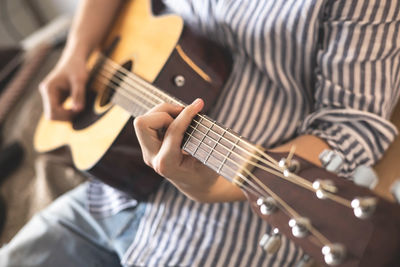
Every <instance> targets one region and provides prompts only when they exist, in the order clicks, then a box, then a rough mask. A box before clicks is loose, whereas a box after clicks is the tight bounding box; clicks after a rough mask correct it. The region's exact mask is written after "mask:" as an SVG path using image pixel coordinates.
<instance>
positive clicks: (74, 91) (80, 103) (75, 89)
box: [71, 79, 86, 111]
mask: <svg viewBox="0 0 400 267" xmlns="http://www.w3.org/2000/svg"><path fill="white" fill-rule="evenodd" d="M85 86H86V83H85V82H83V81H82V80H76V79H73V80H72V82H71V97H72V110H73V111H81V110H83V108H84V107H85Z"/></svg>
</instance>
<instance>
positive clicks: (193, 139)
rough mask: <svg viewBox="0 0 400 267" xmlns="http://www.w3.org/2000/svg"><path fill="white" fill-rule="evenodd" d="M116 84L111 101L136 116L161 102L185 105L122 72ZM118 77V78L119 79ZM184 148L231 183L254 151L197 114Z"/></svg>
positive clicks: (184, 140)
mask: <svg viewBox="0 0 400 267" xmlns="http://www.w3.org/2000/svg"><path fill="white" fill-rule="evenodd" d="M119 73H120V75H114V76H113V77H112V78H111V79H110V80H111V82H112V83H114V86H113V88H114V94H113V97H112V100H111V101H112V102H113V103H114V104H117V105H119V106H121V107H122V108H124V109H125V110H127V111H128V112H129V113H130V114H131V115H132V116H134V117H137V116H140V115H143V114H145V113H146V112H147V111H149V110H150V109H152V108H153V107H155V106H156V105H158V104H160V103H171V104H176V105H181V106H186V104H185V103H183V102H182V101H180V100H178V99H176V98H174V97H172V96H171V95H169V94H167V93H165V92H164V91H162V90H160V89H158V88H157V87H155V86H153V85H152V84H150V83H148V82H146V81H145V80H143V79H141V78H140V77H138V76H137V75H135V74H133V73H127V72H125V71H123V70H120V71H119ZM116 76H119V77H116ZM182 149H183V150H184V151H185V152H187V153H188V154H190V155H192V156H193V157H195V158H196V159H198V160H199V161H201V162H202V163H203V164H204V165H206V166H208V167H209V168H211V169H213V170H214V171H216V172H217V173H218V174H220V175H222V176H223V177H225V178H226V179H228V180H230V181H232V180H233V179H234V178H235V177H237V176H238V174H239V173H240V169H241V167H242V166H244V164H245V162H246V160H247V159H248V158H249V157H250V155H251V154H252V152H253V151H254V147H253V145H251V144H250V143H248V142H247V141H245V140H244V139H243V138H242V137H241V136H239V135H237V134H236V133H234V132H233V131H231V130H229V129H227V128H225V127H223V126H222V125H220V124H218V123H217V122H215V121H214V120H212V119H210V118H209V117H208V116H206V115H203V114H198V115H196V116H195V118H194V119H193V120H192V122H191V124H190V125H189V127H188V129H187V130H186V132H185V136H184V139H183V142H182Z"/></svg>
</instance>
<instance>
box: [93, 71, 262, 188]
mask: <svg viewBox="0 0 400 267" xmlns="http://www.w3.org/2000/svg"><path fill="white" fill-rule="evenodd" d="M96 79H97V81H98V82H99V83H101V85H104V86H109V85H108V80H107V79H104V78H100V77H96ZM121 92H122V94H123V95H124V96H125V97H127V98H129V97H130V95H127V94H125V92H124V91H121ZM131 101H133V102H134V103H135V104H137V105H140V106H142V108H144V109H147V110H148V109H150V107H148V106H145V104H143V103H142V102H140V101H137V100H136V99H135V98H132V99H131ZM185 134H186V135H189V136H193V135H191V134H190V133H185ZM193 137H194V138H196V139H197V140H199V139H198V138H197V137H195V136H193ZM203 150H204V149H203ZM204 151H205V150H204ZM219 153H221V152H219ZM221 155H222V154H221ZM232 163H234V164H236V165H237V163H236V162H234V161H232ZM237 166H238V167H239V165H237ZM225 167H228V168H229V169H230V170H231V171H233V172H235V173H236V171H235V170H234V169H233V168H231V167H230V166H229V165H226V166H225ZM246 182H248V183H249V184H250V185H252V186H253V187H254V189H253V188H246V190H249V192H251V193H253V194H254V195H258V194H259V195H263V192H262V191H260V188H257V187H256V186H255V185H254V183H252V182H251V181H246ZM256 191H257V192H256Z"/></svg>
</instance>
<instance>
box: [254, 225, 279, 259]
mask: <svg viewBox="0 0 400 267" xmlns="http://www.w3.org/2000/svg"><path fill="white" fill-rule="evenodd" d="M281 243H282V241H281V234H280V233H279V230H278V228H275V229H274V230H273V233H272V234H271V235H269V234H264V235H263V237H262V238H261V239H260V242H259V245H260V247H261V248H262V249H263V250H264V251H266V252H267V253H270V254H275V253H276V252H277V251H278V250H279V248H280V247H281Z"/></svg>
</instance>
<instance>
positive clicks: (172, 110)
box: [147, 103, 183, 118]
mask: <svg viewBox="0 0 400 267" xmlns="http://www.w3.org/2000/svg"><path fill="white" fill-rule="evenodd" d="M182 110H183V107H182V106H179V105H174V104H170V103H161V104H158V105H157V106H155V107H153V108H152V109H150V110H149V111H148V112H147V113H152V112H166V113H168V114H169V115H171V116H172V117H174V118H175V117H176V116H178V115H179V113H180V112H181V111H182Z"/></svg>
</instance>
